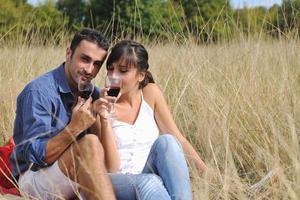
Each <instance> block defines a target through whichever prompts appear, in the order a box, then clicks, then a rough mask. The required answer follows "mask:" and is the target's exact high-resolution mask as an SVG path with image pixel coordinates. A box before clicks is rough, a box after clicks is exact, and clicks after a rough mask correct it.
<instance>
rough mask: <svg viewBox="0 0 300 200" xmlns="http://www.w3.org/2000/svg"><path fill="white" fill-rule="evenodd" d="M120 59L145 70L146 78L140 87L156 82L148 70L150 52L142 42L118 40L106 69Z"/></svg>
mask: <svg viewBox="0 0 300 200" xmlns="http://www.w3.org/2000/svg"><path fill="white" fill-rule="evenodd" d="M119 59H125V60H126V65H127V66H135V67H136V68H137V70H138V71H139V72H145V78H144V80H143V81H141V82H140V83H139V89H142V88H144V87H145V86H146V85H147V84H148V83H154V79H153V76H152V74H151V72H149V71H148V68H149V63H148V52H147V50H146V49H145V47H144V46H143V45H142V44H140V43H138V42H135V41H132V40H123V41H121V42H118V43H117V44H116V45H115V46H114V47H113V48H112V50H111V53H110V54H109V56H108V59H107V62H106V69H108V68H109V66H111V65H112V64H113V63H114V62H116V61H118V60H119Z"/></svg>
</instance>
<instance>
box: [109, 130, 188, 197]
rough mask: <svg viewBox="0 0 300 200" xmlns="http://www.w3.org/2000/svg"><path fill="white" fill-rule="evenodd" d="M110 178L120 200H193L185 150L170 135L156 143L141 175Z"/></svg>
mask: <svg viewBox="0 0 300 200" xmlns="http://www.w3.org/2000/svg"><path fill="white" fill-rule="evenodd" d="M110 177H111V180H112V184H113V187H114V191H115V194H116V197H117V199H118V200H134V199H141V200H150V199H153V200H165V199H168V200H170V199H172V200H173V199H176V200H177V199H180V200H189V199H192V192H191V186H190V178H189V171H188V167H187V164H186V161H185V158H184V154H183V151H182V148H181V146H180V145H179V143H178V142H177V140H176V139H175V137H174V136H172V135H170V134H164V135H162V136H160V137H159V138H158V139H157V140H156V141H155V142H154V144H153V145H152V147H151V150H150V153H149V156H148V160H147V162H146V165H145V167H144V169H143V171H142V173H141V174H110Z"/></svg>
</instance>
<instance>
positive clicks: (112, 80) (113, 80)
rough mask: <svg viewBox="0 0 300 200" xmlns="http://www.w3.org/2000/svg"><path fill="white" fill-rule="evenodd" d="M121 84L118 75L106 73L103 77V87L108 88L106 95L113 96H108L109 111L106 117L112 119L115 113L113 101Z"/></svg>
mask: <svg viewBox="0 0 300 200" xmlns="http://www.w3.org/2000/svg"><path fill="white" fill-rule="evenodd" d="M121 85H122V78H121V76H119V75H114V76H111V75H107V76H106V77H105V87H106V88H108V89H109V90H108V91H107V95H108V96H110V97H115V98H110V99H109V100H110V104H109V111H108V116H107V117H108V118H110V119H114V118H115V117H116V114H115V103H116V100H117V97H118V95H119V93H120V90H121Z"/></svg>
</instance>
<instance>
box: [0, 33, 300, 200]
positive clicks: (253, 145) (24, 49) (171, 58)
mask: <svg viewBox="0 0 300 200" xmlns="http://www.w3.org/2000/svg"><path fill="white" fill-rule="evenodd" d="M2 44H3V43H2ZM146 47H147V49H148V51H149V55H150V71H152V73H153V75H154V78H155V80H156V82H157V83H158V84H159V85H160V87H161V89H162V90H163V91H164V94H165V97H166V98H167V100H168V102H169V105H170V108H171V110H172V113H173V115H174V118H175V120H176V122H177V125H178V126H179V128H180V130H181V131H182V133H184V134H185V136H186V137H187V138H188V139H189V141H190V142H191V143H192V144H193V145H194V147H195V148H196V149H197V150H198V152H199V154H200V155H201V157H202V158H203V159H204V161H205V163H206V164H207V165H208V167H209V170H208V171H207V173H205V174H199V173H198V172H197V171H196V170H195V169H193V168H191V178H192V183H193V192H194V199H196V200H198V199H199V200H200V199H201V200H205V199H212V200H215V199H295V200H296V199H299V198H300V139H299V137H300V135H299V133H300V131H299V130H300V45H299V42H298V41H297V40H293V39H292V40H276V41H273V40H272V41H270V40H269V41H267V40H261V39H239V40H236V41H231V42H227V43H219V44H209V45H196V44H194V43H193V42H187V43H186V44H176V43H167V44H161V43H150V44H147V45H146ZM65 48H66V45H61V46H58V47H53V46H33V45H28V44H24V45H20V44H18V45H12V44H7V45H5V44H4V45H1V47H0V51H1V53H0V92H1V96H0V138H1V139H0V141H1V142H0V144H3V143H4V142H5V141H7V140H8V138H9V137H10V136H11V135H12V129H13V120H14V114H15V104H16V97H17V95H18V93H19V92H20V91H21V90H22V89H23V87H24V86H25V84H26V83H27V82H29V81H30V80H32V79H34V78H35V77H37V76H38V75H40V74H42V73H44V72H46V71H48V70H50V69H53V68H54V67H56V66H58V65H59V64H61V63H62V62H63V61H64V58H65ZM105 71H106V70H105V67H103V68H102V70H101V71H100V73H99V77H98V78H97V85H98V86H99V87H101V86H102V85H103V77H104V74H105ZM269 172H271V173H272V177H271V178H270V179H268V180H267V181H265V182H263V183H262V185H260V187H259V188H255V189H253V188H252V189H251V185H253V184H255V183H257V182H258V181H260V180H261V179H263V177H264V176H266V175H267V174H268V173H269Z"/></svg>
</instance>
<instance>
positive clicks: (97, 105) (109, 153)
mask: <svg viewBox="0 0 300 200" xmlns="http://www.w3.org/2000/svg"><path fill="white" fill-rule="evenodd" d="M107 105H108V101H107V100H106V99H104V98H99V99H98V100H96V101H95V102H94V108H93V109H94V111H96V113H97V121H98V122H97V124H95V126H97V130H98V134H97V135H98V137H99V140H100V142H101V144H102V146H103V149H104V156H105V165H106V168H107V171H108V172H118V171H119V170H120V156H119V153H118V149H117V144H116V141H115V135H114V133H113V130H112V127H111V123H110V121H109V119H107V118H106V117H105V116H106V111H107Z"/></svg>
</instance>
